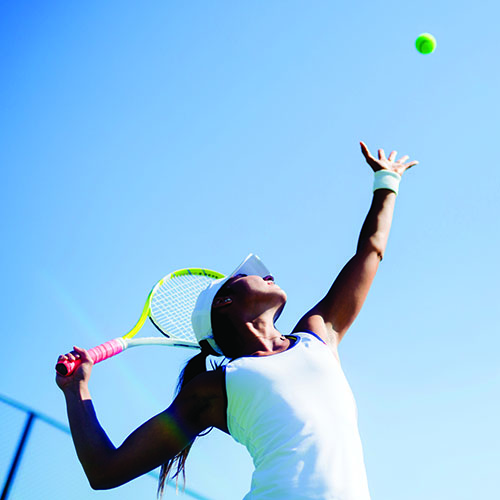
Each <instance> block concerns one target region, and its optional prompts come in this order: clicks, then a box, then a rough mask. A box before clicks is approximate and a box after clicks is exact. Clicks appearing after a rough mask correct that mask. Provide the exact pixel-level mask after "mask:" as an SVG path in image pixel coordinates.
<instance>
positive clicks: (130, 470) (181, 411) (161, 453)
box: [56, 348, 211, 489]
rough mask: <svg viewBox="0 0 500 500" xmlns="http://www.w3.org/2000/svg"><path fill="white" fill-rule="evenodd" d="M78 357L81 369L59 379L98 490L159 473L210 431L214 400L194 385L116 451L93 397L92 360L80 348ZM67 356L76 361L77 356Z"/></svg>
mask: <svg viewBox="0 0 500 500" xmlns="http://www.w3.org/2000/svg"><path fill="white" fill-rule="evenodd" d="M74 352H75V353H76V355H77V356H78V357H81V359H82V363H81V365H80V366H79V368H78V369H77V370H76V371H75V373H74V374H72V375H71V376H70V377H61V376H59V375H58V376H57V379H56V380H57V384H58V386H59V387H60V388H61V390H62V391H63V393H64V396H65V398H66V405H67V411H68V419H69V424H70V428H71V435H72V436H73V442H74V445H75V448H76V452H77V455H78V458H79V460H80V462H81V464H82V466H83V469H84V471H85V474H86V475H87V478H88V480H89V483H90V485H91V487H92V488H93V489H109V488H114V487H117V486H120V485H122V484H124V483H126V482H128V481H131V480H132V479H135V478H136V477H139V476H141V475H142V474H145V473H147V472H149V471H151V470H153V469H155V468H156V467H158V466H160V465H162V464H164V463H165V462H167V460H169V459H170V458H172V457H174V456H175V455H176V454H177V453H179V452H180V451H182V450H183V449H184V448H185V447H186V446H187V445H188V444H189V443H191V442H192V441H193V440H194V438H195V437H196V436H197V435H198V434H200V433H201V432H203V431H204V430H205V429H206V428H207V427H209V426H210V414H211V411H210V404H211V403H210V400H207V398H205V397H204V396H203V392H202V391H201V390H199V389H198V388H197V387H198V384H196V383H191V384H189V385H188V386H187V387H186V390H184V391H181V392H180V393H179V394H178V396H177V397H176V399H175V400H174V402H173V403H172V404H171V405H170V406H169V407H168V408H167V409H166V410H165V411H163V412H162V413H160V414H158V415H156V416H155V417H153V418H151V419H150V420H148V421H147V422H146V423H144V424H143V425H141V426H140V427H139V428H138V429H136V430H135V431H134V432H133V433H132V434H130V436H129V437H128V438H127V439H126V440H125V441H124V442H123V444H122V445H121V446H119V447H118V448H116V447H115V446H114V445H113V443H112V442H111V440H110V439H109V438H108V436H107V434H106V432H105V431H104V429H103V428H102V427H101V425H100V423H99V421H98V419H97V416H96V413H95V411H94V407H93V404H92V400H91V397H90V393H89V389H88V381H89V378H90V373H91V370H92V360H91V359H90V357H89V356H88V354H87V351H85V350H83V349H78V348H75V351H74ZM66 356H67V357H68V358H70V359H71V357H72V356H74V354H68V355H66ZM62 358H64V357H62ZM193 382H195V381H193ZM207 410H208V411H207Z"/></svg>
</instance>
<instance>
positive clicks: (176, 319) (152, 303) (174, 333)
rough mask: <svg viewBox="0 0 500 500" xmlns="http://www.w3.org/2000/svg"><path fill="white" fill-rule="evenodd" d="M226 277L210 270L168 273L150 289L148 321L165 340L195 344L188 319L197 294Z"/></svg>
mask: <svg viewBox="0 0 500 500" xmlns="http://www.w3.org/2000/svg"><path fill="white" fill-rule="evenodd" d="M223 278H225V276H224V275H223V274H221V273H219V272H217V271H212V270H211V269H204V268H199V267H192V268H186V269H179V270H177V271H174V272H173V273H170V274H167V276H165V277H164V278H162V279H161V280H160V281H159V282H158V283H157V284H156V285H155V286H154V287H153V289H152V290H151V293H150V294H149V297H148V301H147V308H148V311H149V318H150V319H151V321H152V322H153V324H154V325H155V326H156V328H158V330H159V331H160V332H161V333H162V334H163V335H165V336H166V337H168V338H171V339H175V340H180V341H184V342H189V343H192V344H193V345H198V341H197V340H196V336H195V333H194V330H193V326H192V323H191V317H192V314H193V311H194V308H195V305H196V301H197V299H198V296H199V295H200V293H201V292H202V291H203V290H205V289H206V288H207V287H208V286H209V285H210V283H212V282H213V281H215V280H219V279H223Z"/></svg>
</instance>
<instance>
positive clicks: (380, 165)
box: [360, 142, 418, 175]
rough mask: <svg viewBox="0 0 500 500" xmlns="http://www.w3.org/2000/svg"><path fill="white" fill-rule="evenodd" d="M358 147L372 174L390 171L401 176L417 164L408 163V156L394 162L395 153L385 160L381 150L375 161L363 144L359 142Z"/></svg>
mask: <svg viewBox="0 0 500 500" xmlns="http://www.w3.org/2000/svg"><path fill="white" fill-rule="evenodd" d="M360 145H361V152H362V153H363V156H364V157H365V160H366V163H368V165H370V167H371V168H372V170H373V171H374V172H378V171H379V170H390V171H391V172H396V173H397V174H399V175H403V172H405V171H406V170H408V169H409V168H411V167H414V166H415V165H417V164H418V161H411V162H408V159H409V158H410V157H409V156H408V155H405V156H403V157H402V158H400V159H399V160H397V161H396V155H397V151H392V152H391V154H390V155H389V158H386V156H385V152H384V150H383V149H379V150H378V160H377V159H376V158H374V156H373V155H372V154H371V153H370V151H369V150H368V148H367V147H366V144H365V143H364V142H360Z"/></svg>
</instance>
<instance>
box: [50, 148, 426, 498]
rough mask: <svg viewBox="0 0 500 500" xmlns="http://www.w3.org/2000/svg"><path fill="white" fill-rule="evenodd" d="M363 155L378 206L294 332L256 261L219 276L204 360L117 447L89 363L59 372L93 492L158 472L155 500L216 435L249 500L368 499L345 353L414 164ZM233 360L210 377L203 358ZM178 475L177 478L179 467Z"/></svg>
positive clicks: (196, 319) (197, 324)
mask: <svg viewBox="0 0 500 500" xmlns="http://www.w3.org/2000/svg"><path fill="white" fill-rule="evenodd" d="M361 150H362V153H363V155H364V157H365V159H366V161H367V163H368V165H369V166H370V167H371V168H372V170H373V171H374V172H375V181H374V193H373V201H372V204H371V207H370V210H369V212H368V215H367V217H366V220H365V222H364V224H363V227H362V229H361V233H360V236H359V241H358V245H357V249H356V253H355V255H354V257H352V258H351V260H350V261H349V262H348V263H347V264H346V265H345V267H344V268H343V269H342V271H341V272H340V274H339V275H338V277H337V278H336V280H335V281H334V283H333V285H332V287H331V288H330V290H329V291H328V293H327V294H326V295H325V297H324V298H323V299H322V300H321V301H320V302H319V303H318V304H317V305H316V306H314V307H313V308H312V309H311V310H310V311H308V312H307V313H306V314H305V315H304V316H303V317H302V318H301V319H300V320H299V322H298V323H297V326H296V327H295V328H294V330H293V331H292V332H291V333H290V334H289V335H282V334H281V333H280V332H279V331H278V330H277V329H276V328H275V321H276V319H277V318H278V316H279V315H280V314H281V311H282V310H283V307H284V306H285V303H286V300H287V297H286V294H285V292H284V291H283V290H282V289H281V288H280V287H279V286H278V285H277V284H276V283H274V280H273V278H272V276H271V273H270V272H269V271H268V270H267V269H266V267H265V266H264V264H263V263H262V262H261V261H260V260H259V259H258V257H256V256H255V255H250V256H249V257H248V258H247V259H246V260H245V261H244V262H243V264H241V265H240V266H239V267H238V268H237V269H236V270H235V271H234V272H233V273H232V274H231V275H230V276H229V278H224V279H221V280H215V281H214V282H213V283H212V284H211V285H210V286H209V287H208V288H207V289H206V290H205V291H203V292H202V293H201V294H200V295H199V297H198V300H197V303H196V306H195V309H194V311H193V314H192V325H193V329H194V331H195V334H196V337H197V339H198V341H199V344H200V346H201V352H200V353H199V354H198V355H196V356H195V357H194V358H192V359H191V360H190V361H189V362H188V363H187V365H186V367H185V368H184V370H183V372H182V373H181V376H180V378H179V387H178V394H177V396H176V398H175V399H174V401H173V402H172V404H171V405H170V406H169V407H168V408H167V409H166V410H165V411H164V412H162V413H160V414H158V415H156V416H155V417H153V418H152V419H150V420H149V421H147V422H146V423H144V424H143V425H142V426H140V427H139V428H138V429H136V430H135V431H134V432H133V433H132V434H131V435H130V436H129V437H128V438H127V439H126V440H125V441H124V443H123V444H122V445H121V446H119V447H118V448H116V447H115V446H114V445H113V444H112V442H111V441H110V439H109V438H108V436H107V435H106V433H105V431H104V430H103V429H102V427H101V426H100V424H99V422H98V420H97V417H96V414H95V412H94V408H93V406H92V402H91V397H90V393H89V389H88V382H89V378H90V373H91V369H92V361H91V359H90V357H89V356H88V353H87V351H85V350H83V349H79V348H75V350H74V351H73V352H72V353H69V354H67V355H65V356H61V357H60V359H61V360H63V359H75V358H81V360H82V363H81V365H80V367H79V368H78V369H77V370H76V371H75V372H74V374H73V375H71V376H70V377H60V376H57V383H58V385H59V387H60V388H61V389H62V390H63V392H64V395H65V397H66V404H67V410H68V416H69V422H70V426H71V433H72V436H73V440H74V444H75V447H76V451H77V454H78V457H79V459H80V461H81V463H82V465H83V468H84V470H85V473H86V475H87V477H88V479H89V482H90V484H91V486H92V487H93V488H95V489H107V488H114V487H116V486H120V485H122V484H124V483H126V482H128V481H130V480H132V479H134V478H136V477H138V476H140V475H142V474H145V473H147V472H149V471H151V470H153V469H155V468H156V467H158V466H162V472H161V477H160V484H159V493H160V494H161V493H162V491H163V487H164V484H165V481H166V480H167V479H168V478H169V477H170V476H173V477H176V476H177V477H179V474H181V475H184V465H185V461H186V457H187V454H188V453H189V450H190V448H191V445H192V444H193V442H194V440H195V439H196V438H197V436H199V435H201V434H203V433H204V432H206V431H207V430H210V429H211V428H213V427H216V428H218V429H220V430H221V431H223V432H226V433H228V434H230V435H231V436H232V437H233V438H234V439H235V440H236V441H238V442H240V443H242V444H243V445H244V446H246V448H247V449H248V451H249V452H250V454H251V456H252V458H253V462H254V466H255V471H254V473H253V476H252V482H251V489H250V492H249V493H248V494H247V495H246V496H245V500H250V499H259V500H264V499H266V500H267V499H280V500H285V499H286V500H295V499H308V500H310V499H325V500H326V499H328V500H334V499H335V500H368V499H369V498H370V494H369V490H368V483H367V478H366V472H365V465H364V459H363V451H362V446H361V440H360V436H359V432H358V424H357V409H356V403H355V401H354V397H353V395H352V392H351V390H350V388H349V385H348V383H347V381H346V378H345V376H344V374H343V372H342V368H341V365H340V361H339V354H338V346H339V342H340V341H341V340H342V338H343V337H344V335H345V334H346V332H347V331H348V329H349V327H350V326H351V324H352V323H353V321H354V319H355V318H356V316H357V315H358V314H359V312H360V310H361V307H362V305H363V303H364V301H365V299H366V296H367V294H368V291H369V289H370V286H371V284H372V282H373V279H374V277H375V274H376V272H377V269H378V266H379V263H380V261H381V260H382V257H383V255H384V251H385V248H386V245H387V239H388V236H389V231H390V227H391V222H392V217H393V212H394V205H395V201H396V196H397V192H398V187H399V182H400V179H401V176H402V174H403V173H404V172H405V171H406V170H407V169H408V168H410V167H412V166H414V165H416V164H417V163H418V162H416V161H412V162H408V156H404V157H402V158H401V159H400V160H398V161H396V152H395V151H393V152H391V154H390V155H389V156H388V157H386V156H385V153H384V151H383V150H382V149H379V150H378V158H375V157H374V156H372V154H371V153H370V152H369V150H368V148H367V147H366V146H365V144H363V143H361ZM210 354H212V355H214V354H217V355H222V356H225V357H226V358H228V359H229V362H228V363H227V364H225V366H224V368H222V367H221V368H218V369H215V370H210V371H206V358H207V356H208V355H210ZM174 469H175V471H174Z"/></svg>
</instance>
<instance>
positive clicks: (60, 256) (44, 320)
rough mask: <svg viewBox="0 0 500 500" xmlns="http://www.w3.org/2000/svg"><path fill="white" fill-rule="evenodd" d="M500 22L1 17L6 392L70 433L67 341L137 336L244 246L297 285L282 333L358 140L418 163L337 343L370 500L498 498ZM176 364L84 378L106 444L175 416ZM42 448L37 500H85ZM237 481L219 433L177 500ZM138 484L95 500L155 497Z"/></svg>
mask: <svg viewBox="0 0 500 500" xmlns="http://www.w3.org/2000/svg"><path fill="white" fill-rule="evenodd" d="M499 17H500V7H499V4H498V2H494V1H493V0H488V1H482V2H464V1H458V2H457V1H453V2H452V1H451V0H449V1H442V0H436V1H434V2H431V3H430V4H429V5H428V6H427V8H426V7H425V5H424V4H422V3H421V2H389V1H369V2H368V1H366V2H359V1H352V2H333V1H320V0H318V1H316V0H315V1H314V2H300V1H269V2H264V1H259V2H249V1H246V2H231V1H212V2H204V1H201V0H198V1H191V2H181V1H166V0H164V1H155V0H152V1H148V2H132V1H124V0H121V1H112V0H110V1H107V2H98V1H87V2H75V1H67V2H61V1H46V2H35V1H25V0H17V1H16V2H3V3H2V4H1V5H0V54H1V66H0V67H1V77H0V109H1V110H2V112H1V113H0V164H1V167H2V177H1V178H2V186H3V190H2V197H1V201H0V203H1V207H0V209H1V213H2V217H1V234H2V245H1V247H0V252H1V255H0V257H1V260H0V261H1V263H2V283H3V286H2V300H1V304H2V339H3V345H2V349H1V350H0V362H1V366H2V374H3V375H2V378H1V381H0V393H2V394H5V395H7V396H9V397H11V398H14V399H17V400H19V401H22V402H23V403H25V404H28V405H31V406H33V407H35V408H36V409H38V410H39V411H42V412H44V413H46V414H47V415H49V416H51V417H53V418H55V419H57V420H61V421H65V419H66V416H65V407H64V401H63V397H62V394H61V393H60V391H59V390H58V389H57V387H56V385H55V383H54V373H53V366H54V362H55V359H56V357H57V355H58V354H59V353H60V352H63V351H66V350H69V349H70V348H71V347H72V345H73V344H77V345H81V346H83V347H91V346H93V345H95V344H96V343H100V342H102V341H105V340H108V339H109V338H112V337H115V336H119V335H122V334H123V333H125V332H126V331H128V329H129V328H130V327H131V326H132V325H133V324H134V322H135V321H136V319H137V318H138V315H139V313H140V311H141V308H142V305H143V301H144V299H145V297H146V295H147V293H148V291H149V289H150V287H151V286H152V285H153V284H154V283H155V282H156V281H157V280H158V279H159V278H160V277H161V276H163V275H164V274H167V273H168V272H170V271H172V270H175V269H178V268H182V267H193V266H204V267H208V268H212V269H215V270H218V271H220V272H224V273H228V272H230V271H231V270H232V268H234V267H235V266H236V265H237V264H238V263H239V262H240V261H241V260H242V259H243V258H244V257H245V256H246V255H247V254H248V253H249V252H255V253H257V254H258V255H260V256H261V258H262V259H263V260H264V261H265V262H266V263H267V265H268V267H270V268H271V270H272V271H273V273H274V274H275V276H276V279H277V281H278V283H279V284H280V285H281V286H282V288H283V289H285V290H286V291H287V293H288V295H289V303H288V305H287V307H286V309H285V312H284V314H283V317H282V319H280V322H279V324H278V326H279V328H280V329H281V330H282V331H283V332H284V333H286V332H288V331H289V330H290V329H291V328H292V327H293V325H294V324H295V322H296V320H297V319H298V318H299V317H300V316H301V314H302V313H303V312H305V311H306V310H307V308H309V307H310V306H312V305H313V304H314V303H315V302H316V301H317V300H319V299H320V298H321V297H322V295H323V293H325V292H326V290H327V289H328V287H329V285H330V283H331V282H332V280H333V279H334V278H335V277H336V275H337V273H338V272H339V271H340V269H341V268H342V266H343V265H344V264H345V263H346V262H347V260H348V259H349V258H350V257H351V256H352V254H353V252H354V250H355V247H356V241H357V236H358V233H359V230H360V228H361V224H362V222H363V219H364V217H365V215H366V212H367V210H368V207H369V204H370V200H371V184H372V174H371V171H370V169H369V167H368V166H367V165H366V164H365V163H364V160H363V158H362V155H361V153H360V150H359V145H358V144H359V141H360V140H363V141H364V142H366V143H367V145H368V147H369V148H371V149H372V151H376V149H377V148H379V147H382V148H385V150H386V151H387V152H389V151H390V150H392V149H396V150H398V151H399V152H400V153H401V154H408V155H410V156H411V158H412V159H417V160H419V161H420V165H418V166H417V167H415V168H414V169H412V170H410V171H409V172H408V173H407V174H406V175H405V176H404V178H403V181H402V184H401V190H400V196H399V197H398V201H397V207H396V214H395V218H394V223H393V230H392V233H391V237H390V240H389V245H388V249H387V252H386V255H385V259H384V262H383V263H382V265H381V267H380V271H379V274H378V276H377V278H376V281H375V284H374V286H373V288H372V290H371V292H370V295H369V297H368V300H367V303H366V305H365V307H364V309H363V311H362V313H361V315H360V316H359V318H358V319H357V321H356V322H355V324H354V325H353V327H352V328H351V330H350V332H349V334H348V335H347V337H346V338H345V340H344V341H343V342H342V344H341V347H340V353H341V359H342V363H343V367H344V370H345V372H346V375H347V377H348V379H349V381H350V383H351V386H352V388H353V391H354V394H355V396H356V399H357V403H358V408H359V419H360V420H359V424H360V432H361V435H362V440H363V443H364V450H365V460H366V465H367V471H368V478H369V484H370V489H371V492H372V497H373V499H374V500H400V499H402V498H404V499H405V500H421V499H422V498H425V499H426V500H441V499H443V498H453V499H454V500H470V499H472V498H480V499H485V500H486V499H493V498H497V497H496V495H497V494H498V490H499V486H500V485H499V480H498V470H499V468H500V453H499V451H498V450H499V449H500V436H499V431H498V425H497V423H498V422H497V420H498V417H497V416H498V414H499V413H500V403H499V397H498V396H499V386H500V383H499V382H500V369H499V364H498V354H497V353H498V351H499V349H500V339H499V327H498V318H497V315H496V314H495V312H498V303H499V292H498V282H499V281H500V272H499V269H498V265H497V262H498V256H497V255H498V248H499V245H500V237H499V234H500V231H499V229H500V228H499V221H498V213H499V202H498V200H499V192H500V173H499V172H500V169H499V167H498V165H497V163H498V161H497V159H496V153H497V150H496V145H497V144H498V134H499V128H498V116H499V113H500V104H499V103H500V100H499V90H498V89H500V70H499V60H500V55H499V49H498V18H499ZM421 32H431V33H433V34H434V35H435V36H436V38H437V41H438V47H437V50H436V52H435V53H434V54H431V55H427V56H423V55H421V54H419V53H418V52H417V51H416V50H415V48H414V40H415V38H416V37H417V36H418V34H420V33H421ZM495 308H496V311H495ZM145 333H146V334H147V333H149V334H153V333H154V328H153V327H152V326H151V325H149V326H148V327H147V328H146V332H145ZM189 355H190V352H186V351H184V350H175V349H163V348H149V349H148V348H146V349H142V350H140V349H138V350H135V351H130V352H128V353H126V354H123V355H122V356H120V357H118V358H115V359H114V360H113V361H109V362H108V363H102V364H101V365H99V366H96V367H95V369H94V372H93V378H92V381H91V392H92V394H93V397H94V402H95V406H96V408H97V412H98V415H99V417H100V419H101V422H102V424H103V426H104V428H105V429H106V430H107V431H108V433H109V435H110V437H111V439H112V440H113V441H114V442H115V444H119V443H121V441H122V440H123V439H124V438H125V437H126V436H127V435H128V433H129V432H131V431H132V430H133V429H134V428H135V427H136V426H137V425H139V424H140V423H142V422H143V421H144V420H146V419H148V418H149V417H151V416H152V415H154V414H155V413H157V412H159V411H161V410H163V409H164V408H165V407H166V406H167V405H168V404H169V402H170V400H171V398H172V394H173V390H174V385H175V381H176V377H177V375H178V373H179V371H180V368H181V367H182V364H183V363H184V361H185V360H186V359H187V358H188V357H189ZM13 435H15V432H14V431H13ZM40 447H41V449H40V451H38V455H37V456H38V457H39V460H38V465H39V467H41V468H42V469H40V470H42V472H43V470H44V469H43V467H45V466H46V465H47V464H54V465H53V467H52V469H51V472H50V474H52V476H50V477H57V478H58V482H57V484H58V485H59V486H60V485H63V486H62V487H61V488H57V489H54V484H55V481H53V482H51V483H50V484H49V485H48V486H47V488H49V489H46V491H47V495H46V498H51V499H56V500H58V499H59V498H61V499H62V498H67V495H66V492H67V490H66V488H73V489H74V488H77V489H78V491H79V494H80V495H81V498H83V499H86V498H94V496H97V495H98V493H94V492H92V491H91V490H90V489H88V487H87V485H86V483H85V480H84V479H83V472H82V471H81V470H80V469H79V465H78V463H77V461H76V459H75V458H74V452H73V451H72V449H71V446H70V442H69V441H68V440H62V441H61V444H60V446H59V445H58V446H55V445H50V443H48V442H47V441H44V442H43V443H42V444H41V445H40ZM58 447H59V448H60V450H59V452H56V450H54V448H58ZM7 456H9V455H8V454H7ZM62 456H63V457H69V458H67V460H68V461H67V463H66V464H65V465H63V464H62V463H61V457H62ZM47 467H49V466H48V465H47ZM54 468H55V470H54ZM251 470H252V467H251V461H250V458H249V456H248V455H247V454H246V451H245V450H244V449H243V448H242V447H241V446H240V445H237V444H236V443H233V442H232V440H231V438H229V437H227V436H223V435H222V434H221V433H218V432H217V431H214V432H213V433H212V435H210V436H209V437H206V438H203V439H200V440H199V442H197V443H196V446H194V447H193V451H192V455H191V456H190V458H189V463H188V468H187V479H188V482H187V486H188V487H190V488H192V489H193V490H196V491H198V492H201V493H203V494H205V495H206V496H207V498H210V499H214V500H226V499H227V500H235V499H237V498H241V497H242V496H243V495H244V493H245V492H246V491H247V490H248V486H249V481H250V475H251ZM56 472H57V475H56ZM60 481H62V483H60ZM64 481H66V482H64ZM139 483H140V482H138V483H137V484H131V485H127V486H125V487H123V488H121V489H120V490H119V491H118V492H112V493H105V494H100V497H101V498H120V499H122V500H127V499H129V498H130V499H136V498H139V497H140V498H152V499H153V498H154V497H155V485H154V482H144V483H140V485H141V486H139ZM64 485H65V486H64ZM75 485H77V486H75ZM50 487H52V488H53V490H50ZM139 487H142V488H143V489H142V490H141V491H142V493H140V494H138V493H137V491H138V490H137V488H139ZM170 494H171V492H169V494H168V495H167V497H166V498H168V497H169V495H170ZM57 495H60V496H59V497H58V496H57ZM113 495H114V496H113ZM23 498H26V497H23ZM37 498H41V497H40V496H37ZM79 498H80V497H79Z"/></svg>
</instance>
